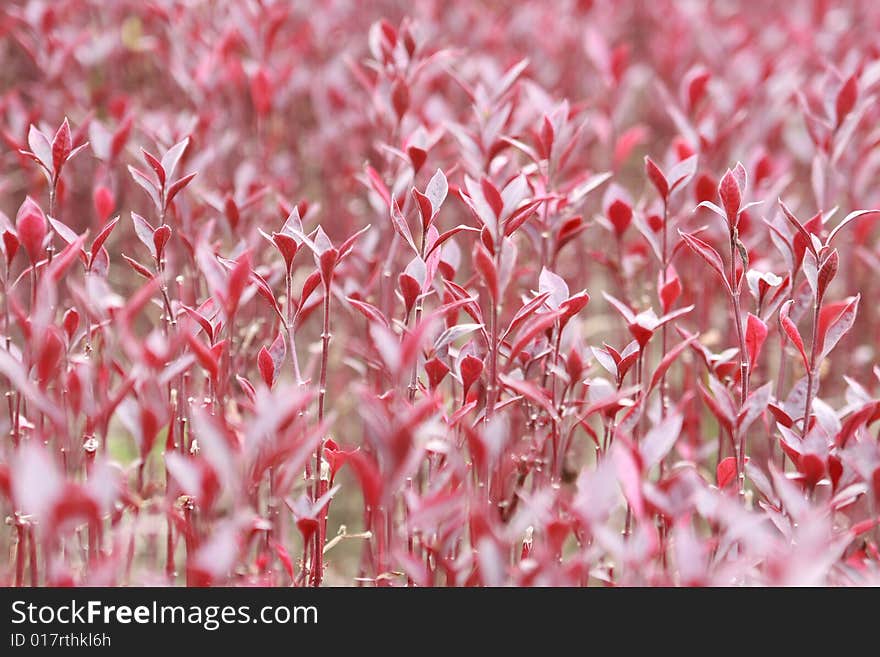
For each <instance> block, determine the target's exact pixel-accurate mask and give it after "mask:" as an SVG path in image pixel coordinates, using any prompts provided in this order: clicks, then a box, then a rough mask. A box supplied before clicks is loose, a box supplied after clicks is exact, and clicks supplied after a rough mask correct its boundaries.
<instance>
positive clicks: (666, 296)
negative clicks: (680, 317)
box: [657, 265, 682, 313]
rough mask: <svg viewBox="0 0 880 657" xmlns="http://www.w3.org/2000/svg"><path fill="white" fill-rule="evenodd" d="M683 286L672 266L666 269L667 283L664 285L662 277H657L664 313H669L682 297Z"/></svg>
mask: <svg viewBox="0 0 880 657" xmlns="http://www.w3.org/2000/svg"><path fill="white" fill-rule="evenodd" d="M681 293H682V286H681V279H680V278H679V277H678V273H677V272H676V271H675V268H674V267H673V266H672V265H669V266H668V267H667V268H666V283H663V278H662V276H659V275H658V277H657V296H658V297H659V298H660V305H661V306H662V307H663V312H664V313H668V312H669V310H670V308H672V306H673V305H674V304H675V302H676V301H678V298H679V297H680V296H681Z"/></svg>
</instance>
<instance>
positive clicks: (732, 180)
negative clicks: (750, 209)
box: [718, 169, 742, 226]
mask: <svg viewBox="0 0 880 657" xmlns="http://www.w3.org/2000/svg"><path fill="white" fill-rule="evenodd" d="M718 198H720V199H721V204H722V206H723V207H724V211H725V212H726V213H727V221H728V222H729V223H730V225H731V226H735V225H736V223H737V214H738V213H739V208H740V206H741V205H742V190H740V187H739V182H738V181H737V179H736V177H735V176H734V174H733V172H732V171H731V170H730V169H728V170H727V173H725V174H724V176H723V177H722V178H721V182H720V183H718Z"/></svg>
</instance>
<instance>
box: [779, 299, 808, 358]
mask: <svg viewBox="0 0 880 657" xmlns="http://www.w3.org/2000/svg"><path fill="white" fill-rule="evenodd" d="M793 304H794V301H792V300H789V301H786V302H785V303H784V304H783V306H782V308H780V309H779V323H780V324H781V325H782V330H783V331H785V334H786V335H787V336H788V339H789V340H791V343H792V344H793V345H794V346H795V348H796V349H797V350H798V353H800V355H801V359H802V360H803V362H804V367H806V368H807V369H809V368H810V361H809V359H808V358H807V352H806V350H805V349H804V341H803V338H801V334H800V332H799V331H798V329H797V326H795V325H794V322H793V321H791V319H789V317H788V313H789V312H790V311H791V307H792V305H793Z"/></svg>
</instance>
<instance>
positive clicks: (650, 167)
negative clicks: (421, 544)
mask: <svg viewBox="0 0 880 657" xmlns="http://www.w3.org/2000/svg"><path fill="white" fill-rule="evenodd" d="M645 173H646V174H647V176H648V180H650V181H651V184H652V185H654V188H655V189H656V190H657V193H658V194H659V195H660V198H662V199H664V200H665V199H666V198H667V197H668V196H669V182H668V181H667V180H666V176H664V175H663V172H662V171H660V167H658V166H657V165H656V164H654V161H653V160H652V159H651V158H650V157H648V156H647V155H646V156H645Z"/></svg>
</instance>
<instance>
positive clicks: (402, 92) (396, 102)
mask: <svg viewBox="0 0 880 657" xmlns="http://www.w3.org/2000/svg"><path fill="white" fill-rule="evenodd" d="M391 105H392V107H394V113H395V114H397V120H398V121H399V120H400V119H402V118H403V115H404V114H406V111H407V110H408V109H409V85H407V83H406V81H405V80H401V79H397V80H395V81H394V84H393V85H391Z"/></svg>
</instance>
